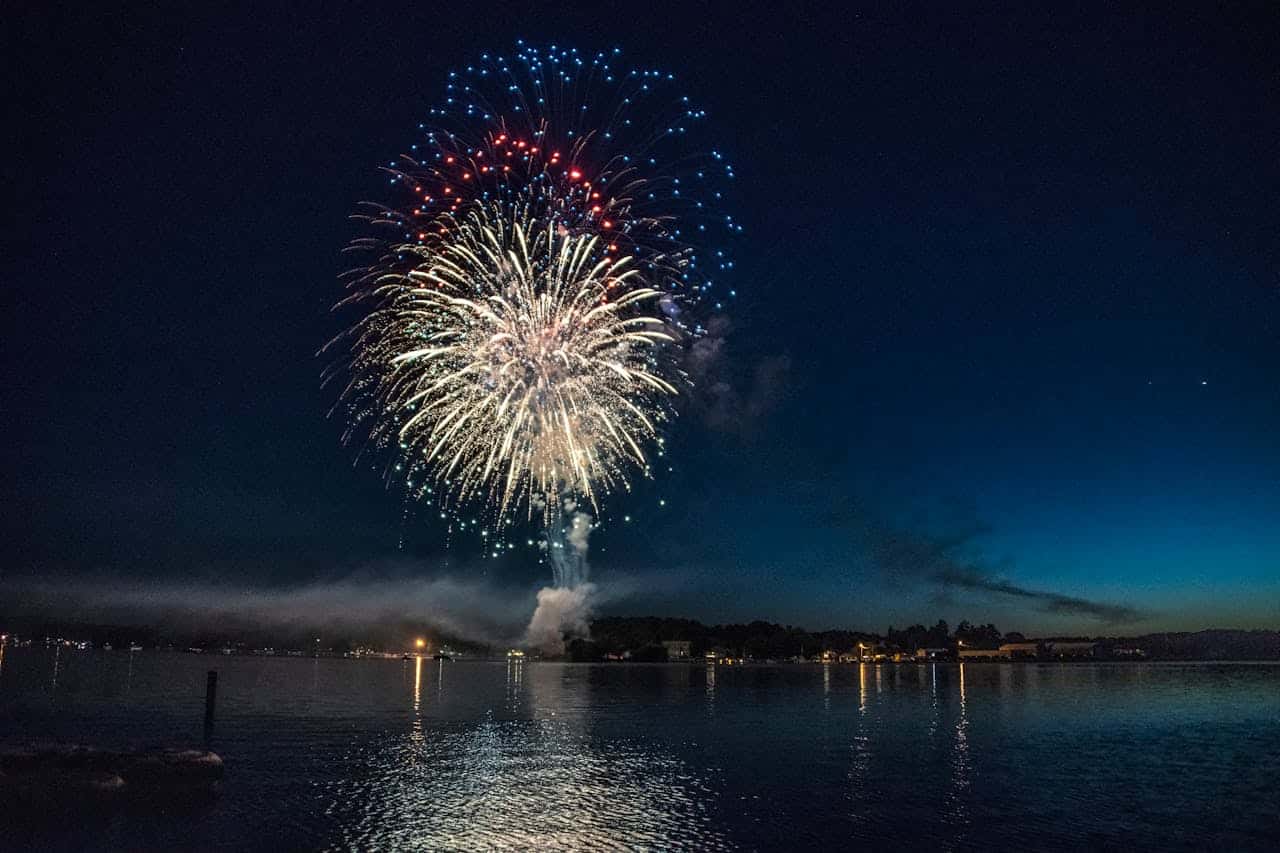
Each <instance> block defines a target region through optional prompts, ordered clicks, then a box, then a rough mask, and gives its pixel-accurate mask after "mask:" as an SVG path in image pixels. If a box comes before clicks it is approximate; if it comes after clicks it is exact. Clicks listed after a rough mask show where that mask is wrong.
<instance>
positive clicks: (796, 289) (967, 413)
mask: <svg viewBox="0 0 1280 853" xmlns="http://www.w3.org/2000/svg"><path fill="white" fill-rule="evenodd" d="M824 6H825V4H823V6H819V5H816V4H815V5H814V6H813V7H812V8H810V9H809V11H807V12H806V11H790V10H787V9H786V7H785V5H779V4H760V5H758V6H753V5H752V4H734V5H733V6H732V7H726V9H725V10H724V11H720V10H718V9H716V8H715V7H705V8H703V9H701V10H699V9H697V8H693V9H691V8H690V7H689V6H687V5H681V6H680V7H677V8H676V9H673V10H672V11H670V12H669V13H664V12H662V11H661V10H657V9H651V8H650V7H648V6H645V5H643V4H629V5H626V6H619V7H616V8H615V9H612V10H610V9H607V8H605V7H592V9H591V11H590V12H586V11H577V10H575V11H569V10H560V9H557V8H556V7H542V6H539V5H537V4H519V5H515V6H512V7H511V8H510V9H509V10H505V11H504V10H503V9H501V7H495V6H493V5H492V4H488V5H486V6H485V7H484V8H485V11H484V12H483V13H476V14H474V15H473V14H468V13H466V12H465V11H464V10H462V9H459V10H456V11H455V12H453V13H451V14H450V15H449V16H443V15H441V14H439V13H438V11H437V7H436V6H433V5H431V4H418V5H409V6H398V7H386V6H381V5H379V6H370V7H368V8H365V9H356V8H355V7H350V8H348V7H345V6H342V5H329V4H324V3H318V4H308V5H307V7H306V11H305V14H302V13H299V14H294V13H287V14H286V13H283V12H272V11H264V10H261V9H250V8H248V7H246V8H245V9H243V10H241V11H239V12H224V11H218V10H210V9H207V8H200V7H195V8H193V10H191V11H187V12H183V13H178V12H170V13H157V12H154V11H151V10H144V9H135V10H131V11H123V10H116V11H102V12H97V13H92V14H90V13H85V12H75V13H72V12H61V13H56V12H46V11H43V10H39V9H35V8H34V7H33V9H32V10H30V11H26V12H17V13H13V12H11V13H10V15H11V21H10V23H9V25H8V26H6V28H5V29H6V35H5V40H6V44H5V51H4V53H5V55H6V60H5V62H6V64H7V65H8V68H7V69H6V70H7V73H6V75H5V77H6V80H7V81H8V83H7V87H8V88H9V90H10V91H9V92H8V93H7V96H6V97H5V98H4V101H5V103H6V107H5V113H6V121H5V124H6V126H7V127H9V128H10V131H9V133H8V134H7V136H8V142H9V144H10V145H11V146H12V147H13V150H12V151H11V152H10V153H9V155H8V156H7V157H6V158H5V159H4V168H5V173H6V174H5V178H6V180H5V183H6V185H7V186H9V187H10V188H11V191H10V195H9V204H8V205H6V211H5V212H6V220H7V221H6V225H5V227H4V234H5V237H6V240H5V243H6V251H5V252H4V253H3V260H2V263H3V270H4V281H5V283H6V287H5V289H4V290H5V298H6V300H7V305H6V310H5V312H4V313H5V318H6V331H5V334H4V341H3V363H4V376H5V382H4V383H3V387H2V388H0V419H2V420H0V427H2V428H3V430H4V434H5V436H6V438H7V440H6V441H5V442H4V449H3V454H4V456H3V459H4V471H5V476H4V478H3V486H0V489H2V490H3V491H2V492H0V494H2V495H3V500H4V504H5V506H6V507H7V512H6V513H5V514H4V518H5V526H6V530H5V534H4V538H3V553H0V561H2V564H0V582H2V579H3V577H4V576H7V577H9V578H13V577H22V576H57V577H71V578H85V577H90V576H93V577H114V576H130V577H137V576H142V577H146V578H149V579H152V580H150V581H149V582H151V583H156V584H162V583H164V582H166V581H173V580H189V579H196V578H210V577H216V578H221V579H224V580H229V581H230V582H235V583H245V582H252V583H257V584H264V585H281V584H296V583H301V582H306V581H309V580H312V579H315V578H320V577H333V576H337V575H342V574H344V573H348V572H352V571H357V570H358V571H366V570H368V569H369V567H371V566H372V567H375V568H376V570H377V571H395V572H405V571H412V572H419V573H422V574H424V575H431V574H438V573H441V572H447V573H450V574H454V575H464V576H465V575H472V574H474V575H479V576H483V577H484V578H486V579H487V580H488V581H489V582H492V583H497V584H507V585H512V584H526V585H530V586H533V585H536V584H537V583H539V582H541V581H542V579H543V575H544V573H545V570H544V568H543V567H539V566H537V565H536V563H535V562H534V560H533V559H532V558H531V554H528V553H526V554H520V553H517V554H515V555H513V556H512V557H510V558H509V559H506V560H503V561H483V560H480V559H478V557H477V554H476V551H477V550H478V549H476V548H475V547H474V546H473V544H471V543H469V542H466V541H462V542H455V543H454V544H453V545H452V546H451V547H450V548H449V549H448V550H444V549H443V548H442V541H441V537H440V535H439V531H438V530H437V529H435V528H432V527H431V526H429V525H428V524H427V523H426V522H424V521H422V520H420V519H419V520H412V519H411V520H410V521H408V522H406V521H405V520H404V512H403V507H402V506H401V504H400V502H399V501H398V499H397V498H395V497H394V496H393V495H391V494H388V493H387V492H385V491H384V489H383V485H382V483H381V481H380V480H379V479H378V477H377V476H376V475H374V474H372V473H371V472H369V471H368V470H365V469H353V467H352V465H351V454H350V452H349V451H348V450H346V449H344V448H343V447H341V446H340V444H339V441H338V435H339V431H340V428H339V425H338V424H336V423H334V422H331V421H327V420H325V418H324V413H325V411H326V409H327V407H328V405H329V404H330V402H331V399H330V397H329V395H328V394H327V393H326V392H324V391H322V390H321V389H320V388H319V385H318V377H319V373H320V369H321V367H322V365H321V363H320V362H318V361H317V360H316V359H315V357H314V354H315V352H316V350H317V349H318V347H319V346H320V344H322V343H323V342H324V341H325V340H326V339H327V337H328V335H329V334H331V333H332V332H333V331H334V329H335V325H334V321H333V319H332V318H331V317H330V316H329V314H328V309H329V306H330V305H331V303H332V302H333V301H334V299H335V297H336V296H337V295H338V293H339V286H338V283H337V281H336V275H337V273H338V272H340V271H341V269H342V268H343V267H342V262H341V259H340V258H339V255H338V252H339V250H340V248H341V247H342V246H343V245H344V244H345V243H346V241H347V240H348V239H349V238H350V237H351V236H352V235H353V234H354V233H355V230H354V228H353V226H352V225H351V223H349V222H348V221H347V219H346V217H347V214H348V213H350V212H351V211H352V210H353V209H354V206H355V204H356V203H357V202H358V201H361V200H364V199H369V198H375V199H376V198H379V194H380V193H381V192H382V191H383V187H384V183H383V181H382V179H381V178H380V177H379V176H378V174H377V172H376V168H375V167H376V165H377V164H379V163H382V162H384V161H386V160H387V159H389V158H390V157H392V156H394V155H395V154H397V153H399V152H400V151H402V150H404V149H405V148H406V147H407V145H408V143H409V141H410V138H411V135H412V129H413V128H415V127H416V125H417V123H418V122H419V121H420V120H422V118H423V113H424V111H425V109H426V107H427V105H428V104H429V103H431V102H433V101H434V99H435V98H436V96H437V94H438V92H439V91H440V87H441V85H442V80H443V77H444V74H445V72H446V70H447V69H448V68H449V67H450V66H452V65H456V64H459V63H463V62H465V61H466V60H467V59H468V58H471V57H474V55H476V54H478V53H479V52H481V51H484V50H493V49H504V48H507V47H509V46H510V45H511V44H512V43H513V42H514V40H515V39H516V38H517V37H523V38H525V39H526V40H530V41H536V42H543V43H546V42H551V41H554V42H557V43H560V44H573V45H577V46H579V47H580V48H581V49H583V50H593V51H594V50H597V49H603V48H610V47H613V46H615V45H617V46H620V47H622V48H623V50H624V52H625V54H626V55H627V56H628V57H630V58H631V59H634V60H635V61H637V62H639V63H642V64H645V65H657V66H661V67H663V68H664V69H667V70H671V71H674V72H676V73H677V74H678V75H680V77H681V78H682V79H683V80H684V81H685V82H686V84H687V88H688V90H689V92H690V93H691V94H692V95H693V96H695V98H696V100H697V101H698V102H700V103H701V104H702V105H704V106H705V107H706V108H707V110H708V112H709V113H710V114H711V119H710V121H711V124H712V125H713V126H714V127H715V128H716V129H717V131H718V133H719V134H720V135H721V136H722V137H723V139H722V140H720V141H719V142H718V143H717V144H721V143H722V147H723V148H724V149H725V150H726V151H728V152H730V154H731V156H732V158H733V160H734V163H735V165H736V167H737V171H738V174H739V190H740V197H739V198H738V199H737V201H736V204H735V208H734V212H735V214H736V216H737V217H738V218H739V219H740V220H741V221H742V222H744V223H745V225H746V227H747V229H748V230H747V234H746V238H745V239H744V241H743V245H742V246H741V249H740V254H739V260H738V278H737V279H736V281H735V286H736V287H737V290H738V292H739V293H740V294H741V297H740V299H739V301H738V303H737V304H736V305H735V306H734V308H733V310H732V312H731V314H730V320H731V323H732V330H731V332H730V333H729V334H728V335H727V338H726V344H725V345H726V346H727V347H728V351H729V353H730V354H731V358H730V359H729V364H730V366H731V370H732V375H731V377H730V378H731V379H732V381H733V383H734V385H735V388H736V395H735V399H734V400H733V401H731V403H730V404H729V405H728V407H727V408H724V407H721V408H718V409H714V410H711V409H709V408H708V407H707V406H705V405H704V406H692V407H691V408H690V409H689V410H688V411H686V414H685V417H683V418H682V420H681V423H680V425H679V427H678V428H677V430H676V432H675V434H674V435H673V436H672V439H671V442H670V444H669V446H670V447H671V450H672V452H671V454H670V456H671V459H672V461H673V464H674V467H675V468H676V470H675V472H673V473H672V474H670V475H669V476H667V477H665V478H663V479H662V480H661V481H659V482H657V483H653V484H648V485H646V486H645V487H643V488H641V489H639V490H638V491H637V492H636V493H635V494H634V495H632V496H629V497H625V498H622V499H620V500H619V501H617V502H616V504H615V505H614V506H613V507H612V509H613V512H612V513H611V516H612V517H611V518H610V519H608V520H607V522H608V523H607V524H606V525H605V527H604V528H602V529H601V530H599V531H598V532H597V533H596V534H595V536H594V538H593V546H594V547H593V555H592V560H593V564H594V566H595V568H596V571H597V575H598V576H599V577H601V578H602V579H603V580H604V582H605V583H606V584H609V583H612V584H614V585H615V586H616V587H617V588H618V589H623V588H627V589H631V590H633V592H632V593H631V594H630V595H629V597H626V598H623V599H622V600H621V601H618V602H616V603H615V604H613V605H610V606H612V607H614V608H615V609H617V610H618V611H621V612H647V611H653V612H663V613H670V614H678V615H690V616H696V617H700V618H704V619H709V620H727V619H738V618H746V617H753V616H763V617H767V618H772V619H776V620H779V621H791V622H802V623H804V624H806V625H809V626H811V627H822V626H826V625H836V624H839V625H860V626H865V627H868V628H883V627H884V625H886V624H887V623H889V622H894V623H896V624H903V623H906V622H911V621H924V620H932V619H935V618H937V617H938V616H945V617H946V618H949V619H952V620H955V619H958V618H961V617H968V618H970V619H973V620H981V621H987V620H994V621H996V622H997V624H998V625H1000V626H1001V627H1005V628H1023V629H1024V630H1045V631H1048V630H1060V631H1065V630H1076V629H1079V630H1088V631H1090V632H1097V631H1110V630H1113V629H1114V630H1148V629H1162V628H1193V627H1204V626H1208V625H1215V626H1245V627H1273V628H1274V627H1280V523H1278V520H1280V438H1278V436H1280V381H1278V377H1280V213H1278V211H1280V206H1278V205H1277V203H1276V199H1277V197H1280V148H1278V143H1277V140H1278V139H1280V117H1278V116H1280V112H1278V111H1277V109H1276V106H1277V104H1280V59H1278V58H1280V19H1277V17H1276V16H1275V15H1274V10H1273V9H1269V8H1268V6H1267V5H1266V4H1257V5H1255V6H1253V7H1248V6H1235V7H1232V8H1230V9H1226V10H1223V9H1216V8H1215V9H1210V8H1208V7H1203V8H1200V9H1195V8H1192V7H1187V8H1183V9H1180V10H1177V11H1173V12H1169V11H1162V12H1159V13H1155V12H1152V13H1148V14H1136V13H1135V14H1129V13H1125V14H1117V13H1112V12H1106V13H1099V12H1097V11H1093V12H1088V13H1086V12H1083V11H1076V12H1070V11H1063V12H1057V13H1055V15H1054V16H1052V17H1049V16H1045V15H1043V14H1037V13H1031V12H1026V11H1024V10H1023V9H1022V8H1021V7H1020V6H1018V5H1010V6H1009V7H1007V8H1004V9H996V8H994V7H993V8H989V9H986V10H984V11H983V12H982V13H978V12H973V11H966V12H963V13H962V12H948V11H940V10H938V9H937V8H935V7H932V6H929V5H924V6H920V7H915V8H893V9H873V10H868V11H862V12H857V11H852V10H850V11H838V12H833V11H829V10H826V9H825V8H824ZM660 498H662V499H665V500H666V505H665V507H659V506H658V500H659V499H660ZM624 513H629V514H631V515H632V516H633V519H634V520H633V521H632V522H631V523H630V524H626V523H623V522H622V521H621V517H622V515H623V514H624ZM402 540H403V542H404V547H403V549H402V548H401V542H402ZM635 590H643V592H638V591H635ZM1106 607H1111V608H1112V609H1110V610H1108V609H1106ZM1125 608H1128V609H1129V610H1125ZM1130 611H1132V612H1130Z"/></svg>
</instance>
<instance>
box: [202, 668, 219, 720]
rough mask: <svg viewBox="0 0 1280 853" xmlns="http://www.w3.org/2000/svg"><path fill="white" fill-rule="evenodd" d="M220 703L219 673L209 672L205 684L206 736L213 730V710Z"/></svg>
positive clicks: (213, 670) (214, 670)
mask: <svg viewBox="0 0 1280 853" xmlns="http://www.w3.org/2000/svg"><path fill="white" fill-rule="evenodd" d="M217 702H218V671H217V670H216V669H211V670H209V678H208V680H207V681H205V683H204V729H205V734H206V735H208V734H209V731H210V730H211V729H212V728H213V709H214V706H215V705H216V704H217Z"/></svg>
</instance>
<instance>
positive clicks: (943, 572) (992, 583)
mask: <svg viewBox="0 0 1280 853" xmlns="http://www.w3.org/2000/svg"><path fill="white" fill-rule="evenodd" d="M934 578H935V579H936V580H937V581H938V582H939V583H941V584H943V585H944V586H947V587H956V588H960V589H967V590H976V591H980V592H989V593H993V594H995V595H1004V596H1009V597H1012V598H1021V599H1028V600H1031V601H1033V602H1035V603H1037V604H1038V605H1039V608H1040V610H1041V611H1043V612H1045V613H1066V614H1072V615H1079V616H1088V617H1090V618H1091V619H1096V620H1098V621H1099V622H1104V623H1107V624H1109V625H1119V624H1125V623H1129V622H1137V621H1140V620H1141V619H1143V618H1144V616H1143V614H1142V613H1141V612H1140V611H1139V610H1137V609H1136V608H1133V607H1129V606H1128V605H1124V604H1108V603H1105V602H1101V601H1091V600H1089V599H1087V598H1076V597H1075V596H1071V595H1061V594H1059V593H1056V592H1042V591H1040V590H1034V589H1027V588H1026V587H1022V586H1018V585H1016V584H1013V583H1010V582H1009V581H1007V580H999V579H997V578H995V577H992V576H989V575H986V574H983V573H982V572H980V571H977V570H975V569H974V568H972V567H961V566H953V567H944V568H940V569H939V570H938V571H937V572H936V574H935V575H934Z"/></svg>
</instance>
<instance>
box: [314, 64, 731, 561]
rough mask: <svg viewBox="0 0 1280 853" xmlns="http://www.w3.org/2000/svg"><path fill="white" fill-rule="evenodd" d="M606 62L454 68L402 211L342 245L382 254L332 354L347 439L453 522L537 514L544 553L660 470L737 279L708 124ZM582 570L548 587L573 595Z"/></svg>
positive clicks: (376, 220)
mask: <svg viewBox="0 0 1280 853" xmlns="http://www.w3.org/2000/svg"><path fill="white" fill-rule="evenodd" d="M616 55H617V51H614V53H613V54H611V55H609V56H606V55H605V54H603V53H601V54H596V55H595V56H594V57H593V58H588V57H586V56H585V55H583V56H580V55H579V54H578V53H577V52H576V51H573V50H565V49H556V48H554V47H553V48H551V49H550V50H539V49H536V48H533V47H527V46H523V45H521V46H520V47H519V48H518V50H517V51H516V52H515V54H514V55H513V56H511V57H509V58H507V57H503V56H492V57H491V56H489V55H485V56H484V57H483V62H481V63H478V64H476V65H474V66H467V67H466V68H465V69H464V70H463V71H460V72H454V73H451V74H450V76H449V80H448V83H447V85H446V98H445V102H444V104H442V105H441V106H440V107H438V108H433V109H431V110H430V111H429V118H430V121H431V127H430V128H428V127H427V125H426V124H424V125H422V126H421V127H422V128H423V130H424V132H425V139H424V140H422V141H421V142H420V143H419V144H415V145H413V146H411V152H410V153H409V154H408V155H406V156H405V157H403V158H402V159H401V160H399V161H396V162H393V163H392V164H390V166H389V167H388V168H387V172H388V174H389V175H390V180H391V183H392V184H394V185H397V186H398V187H399V188H400V189H401V190H402V191H408V193H409V201H408V202H407V203H406V204H405V205H403V206H398V207H397V206H384V205H374V206H372V209H371V212H370V213H369V214H367V215H363V216H361V217H359V218H360V219H363V220H364V221H366V222H368V223H369V225H370V226H371V227H373V228H376V229H383V230H385V231H387V232H389V236H388V237H387V238H378V237H374V236H367V237H361V238H359V239H357V240H356V241H354V243H353V244H352V249H353V250H356V251H371V252H374V253H375V254H376V256H377V260H375V262H374V263H373V264H372V265H370V266H367V267H362V268H360V269H358V270H355V271H354V272H353V273H352V274H351V275H350V277H349V284H348V286H349V288H350V293H349V295H348V297H347V298H346V299H345V300H343V301H342V302H341V303H339V307H340V308H342V309H344V310H351V311H356V312H359V318H358V320H357V321H356V323H355V325H354V326H353V327H352V328H351V329H350V330H349V331H348V332H347V333H345V334H344V335H341V336H339V338H337V339H335V341H334V342H332V343H331V344H330V345H329V347H326V350H329V349H330V347H332V348H333V351H335V352H337V353H338V354H339V362H338V363H337V364H336V365H335V366H334V368H333V369H332V370H331V371H330V373H329V374H328V377H327V378H329V379H332V378H335V377H339V376H341V377H344V378H345V387H344V389H343V391H342V393H341V403H340V405H341V406H343V407H344V408H345V412H346V414H347V416H348V418H349V424H348V429H347V432H346V434H345V436H344V438H345V440H346V441H348V442H352V443H356V442H359V443H361V444H363V445H364V446H365V448H366V449H367V450H370V451H389V453H388V454H387V456H388V457H389V459H390V462H389V463H388V465H387V477H388V480H389V481H395V482H401V483H403V484H404V486H405V488H406V491H407V494H409V495H410V496H411V497H415V498H418V499H422V500H423V501H424V502H425V503H426V504H427V505H436V506H438V507H439V509H440V512H441V517H442V518H452V519H456V520H459V523H460V524H461V525H463V526H465V521H461V516H460V515H459V513H460V512H462V509H463V508H464V507H468V508H474V507H480V508H481V510H482V514H483V515H484V516H485V522H484V527H485V528H486V529H497V530H501V529H503V528H504V527H506V526H508V525H510V524H512V523H513V522H515V521H516V520H518V518H519V517H521V516H523V517H524V518H526V519H531V518H534V517H536V516H539V515H540V516H541V518H540V519H539V520H540V522H541V524H542V526H543V529H544V530H545V531H546V533H545V540H544V543H543V544H544V545H546V546H548V547H551V546H554V545H559V546H560V547H563V546H564V541H563V540H564V538H565V536H566V535H570V536H572V535H574V533H575V531H576V532H577V533H582V530H581V529H578V528H575V527H574V525H578V524H579V519H580V518H585V519H587V522H586V523H587V525H588V527H587V528H586V529H587V530H589V529H590V525H591V523H592V519H591V517H590V516H587V515H586V514H585V513H581V512H577V511H576V510H574V509H571V507H577V506H578V505H579V503H581V504H582V505H584V506H589V507H590V508H591V509H592V511H593V512H594V513H595V514H596V515H597V516H599V514H600V512H601V500H602V498H603V496H604V495H607V494H609V493H612V492H616V491H627V490H629V489H630V488H631V483H632V478H633V477H635V476H637V475H639V476H646V477H647V476H651V474H652V469H651V465H650V462H649V455H650V454H651V453H652V452H653V448H654V447H655V446H660V445H661V442H662V440H663V439H662V436H661V431H662V429H663V428H664V425H666V424H667V423H668V422H669V421H670V419H671V417H672V416H673V414H674V403H675V399H676V397H677V396H678V395H679V394H680V393H681V389H682V388H683V387H685V386H686V385H687V384H688V381H689V379H688V376H687V375H686V374H685V372H684V371H683V370H682V369H681V368H680V358H681V356H682V353H683V350H684V348H685V347H686V346H687V344H688V343H689V342H690V341H692V340H696V338H697V337H698V336H699V335H701V334H702V333H703V332H704V329H703V327H702V326H701V325H700V323H698V322H697V317H698V312H697V311H695V310H694V309H696V308H698V307H700V306H704V305H709V304H713V303H714V304H715V305H716V307H719V302H718V301H715V300H717V299H722V298H725V297H724V296H722V295H719V294H718V292H717V294H716V295H713V293H712V288H713V285H714V284H715V282H714V280H713V278H714V277H715V276H718V275H720V274H721V273H723V272H725V271H727V270H728V269H730V268H732V265H733V264H732V261H730V260H728V259H727V256H726V253H725V251H724V249H723V248H719V247H706V245H705V241H706V240H708V239H711V238H710V236H709V235H710V234H712V233H715V234H718V235H719V237H717V238H716V239H720V238H722V237H725V236H728V235H732V234H734V233H735V232H738V231H741V226H740V225H737V224H736V223H734V221H733V218H732V217H731V216H724V215H721V214H718V213H715V212H714V211H715V210H716V209H718V205H717V201H718V200H719V199H720V197H721V192H720V190H719V189H718V187H719V186H720V184H719V183H718V181H721V180H725V179H731V178H732V177H733V170H732V167H731V166H729V165H728V164H726V163H724V162H723V161H722V158H721V155H720V154H719V153H718V152H716V151H714V150H713V151H711V152H710V154H709V155H707V156H703V155H701V154H700V153H699V152H697V151H696V150H695V149H691V148H689V147H688V143H687V141H686V132H687V130H688V129H689V128H690V126H692V125H696V124H697V123H698V122H699V121H700V120H701V119H702V118H704V117H705V113H704V112H702V111H700V110H695V109H692V108H690V107H689V105H688V98H679V99H678V100H676V99H669V101H668V107H670V104H672V103H673V104H674V108H659V107H656V106H655V105H654V104H655V102H653V101H652V100H651V99H652V98H653V97H654V96H655V95H656V93H657V92H658V90H659V89H660V88H662V87H663V86H667V85H670V81H672V80H673V79H674V78H673V77H672V76H671V75H664V74H661V73H660V72H657V71H654V70H631V71H626V72H624V71H622V70H620V69H618V68H616V67H615V65H614V63H616V61H617V58H616ZM728 295H732V291H729V292H728ZM575 513H576V514H575ZM451 523H452V522H451ZM566 523H567V524H568V527H566V526H565V525H566ZM472 524H473V525H476V524H477V522H476V521H475V520H474V518H473V520H472ZM581 541H582V543H583V545H584V546H585V535H582V536H581ZM581 556H582V557H583V559H582V562H581V565H582V566H583V569H582V571H569V572H561V571H557V581H558V582H562V583H567V582H568V581H569V580H570V579H571V578H570V576H571V575H572V576H573V578H576V579H577V580H578V581H580V582H581V581H585V547H584V548H583V551H582V554H581ZM554 562H555V561H554V560H553V563H554Z"/></svg>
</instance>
